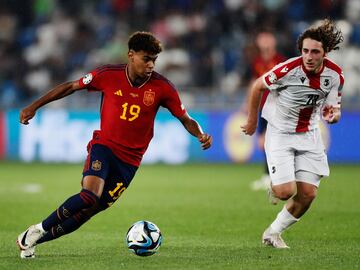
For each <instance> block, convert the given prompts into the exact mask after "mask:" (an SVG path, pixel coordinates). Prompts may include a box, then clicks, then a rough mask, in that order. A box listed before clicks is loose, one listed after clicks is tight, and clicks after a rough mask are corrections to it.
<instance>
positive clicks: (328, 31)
mask: <svg viewBox="0 0 360 270" xmlns="http://www.w3.org/2000/svg"><path fill="white" fill-rule="evenodd" d="M306 38H311V39H314V40H317V41H319V42H321V43H322V46H323V49H324V51H325V53H328V52H331V51H332V50H337V49H339V46H338V45H339V44H340V43H341V42H343V40H344V37H343V35H342V33H341V30H340V29H337V28H336V26H335V24H334V22H332V21H331V20H330V19H325V20H323V21H322V23H321V25H320V26H318V27H311V28H309V29H307V30H306V31H305V32H304V33H302V34H301V35H300V36H299V38H298V40H297V47H298V49H299V51H300V52H301V51H302V46H303V41H304V39H306Z"/></svg>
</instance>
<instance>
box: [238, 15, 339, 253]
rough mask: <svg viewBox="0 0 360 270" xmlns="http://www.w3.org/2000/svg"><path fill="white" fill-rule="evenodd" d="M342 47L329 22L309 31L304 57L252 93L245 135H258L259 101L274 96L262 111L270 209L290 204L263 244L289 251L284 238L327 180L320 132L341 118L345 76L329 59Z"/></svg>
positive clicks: (302, 41)
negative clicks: (321, 122) (279, 203)
mask: <svg viewBox="0 0 360 270" xmlns="http://www.w3.org/2000/svg"><path fill="white" fill-rule="evenodd" d="M342 41H343V36H342V33H341V31H340V30H339V29H337V28H336V26H335V25H334V23H333V22H332V21H330V20H328V19H326V20H324V21H323V22H322V23H321V25H319V26H317V27H311V28H309V29H307V30H305V31H304V32H303V33H302V34H301V35H300V36H299V38H298V42H297V46H298V49H299V51H300V53H301V56H298V57H293V58H290V59H288V60H287V61H285V62H283V63H280V64H278V65H276V66H275V67H273V68H272V69H271V70H270V71H268V72H267V73H265V74H264V75H263V76H262V77H259V78H258V79H257V80H256V81H255V82H254V84H253V85H252V87H251V90H250V91H251V93H250V99H249V115H248V119H247V123H246V124H245V125H243V126H242V129H243V132H244V133H245V134H248V135H252V134H254V132H255V130H256V126H257V115H258V109H259V104H260V100H261V95H262V93H263V91H264V90H265V89H269V90H270V94H269V96H268V98H267V99H266V102H265V104H264V107H263V110H262V116H263V117H264V118H265V119H266V120H267V121H268V126H267V129H266V136H265V152H266V159H267V163H268V167H269V170H270V177H271V188H270V189H269V195H270V196H269V197H270V199H271V201H272V203H274V204H275V203H276V202H277V201H278V200H279V199H280V200H283V201H286V203H285V205H284V207H283V208H282V210H281V211H280V212H279V213H278V215H277V216H276V218H275V220H274V221H273V222H272V223H271V224H270V225H269V227H268V228H267V229H266V230H265V231H264V233H263V236H262V242H263V243H264V244H265V245H269V246H272V247H274V248H288V245H287V244H286V243H285V242H284V240H283V239H282V237H281V234H282V233H283V232H284V231H285V230H286V229H288V228H289V227H290V226H291V225H292V224H294V223H296V222H297V221H299V219H300V218H301V217H302V216H303V215H304V214H305V213H306V212H307V211H308V209H309V208H310V206H311V204H312V202H313V200H314V199H315V198H316V196H317V191H318V187H319V185H320V182H321V178H322V177H323V176H328V175H329V165H328V161H327V156H326V151H325V147H324V144H323V142H322V138H321V136H320V130H319V120H320V117H321V116H322V118H323V119H324V120H325V121H326V122H327V123H329V124H334V123H337V122H338V121H339V120H340V116H341V93H342V88H343V85H344V75H343V72H342V70H341V68H340V67H339V66H338V65H336V64H335V63H334V62H332V61H331V60H330V59H328V58H327V57H326V56H327V54H328V53H329V52H331V51H332V50H335V49H337V48H338V45H339V44H340V43H341V42H342Z"/></svg>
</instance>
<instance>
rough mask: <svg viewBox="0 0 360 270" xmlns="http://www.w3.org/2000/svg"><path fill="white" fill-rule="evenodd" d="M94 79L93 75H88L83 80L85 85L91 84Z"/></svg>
mask: <svg viewBox="0 0 360 270" xmlns="http://www.w3.org/2000/svg"><path fill="white" fill-rule="evenodd" d="M92 79H93V75H92V74H91V73H88V74H86V75H85V76H84V78H83V79H82V82H83V84H89V83H90V82H91V81H92Z"/></svg>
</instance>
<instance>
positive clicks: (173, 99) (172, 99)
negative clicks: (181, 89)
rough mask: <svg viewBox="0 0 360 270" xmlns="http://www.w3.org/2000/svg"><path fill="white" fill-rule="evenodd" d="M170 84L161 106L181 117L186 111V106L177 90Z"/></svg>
mask: <svg viewBox="0 0 360 270" xmlns="http://www.w3.org/2000/svg"><path fill="white" fill-rule="evenodd" d="M168 86H169V87H168V88H167V89H166V94H165V97H164V99H163V102H162V104H161V106H163V107H164V108H167V109H168V110H169V111H170V112H171V114H172V115H173V116H175V117H177V118H179V117H181V116H183V115H184V114H185V113H186V109H185V106H184V105H183V104H182V102H181V100H180V97H179V94H178V92H177V90H176V89H175V88H174V87H173V86H172V85H170V84H169V85H168Z"/></svg>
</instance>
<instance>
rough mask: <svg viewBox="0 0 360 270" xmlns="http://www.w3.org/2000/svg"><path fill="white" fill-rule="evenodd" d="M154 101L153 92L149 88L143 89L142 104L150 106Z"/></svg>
mask: <svg viewBox="0 0 360 270" xmlns="http://www.w3.org/2000/svg"><path fill="white" fill-rule="evenodd" d="M154 101H155V92H152V90H151V89H149V91H145V92H144V98H143V102H144V104H145V105H146V106H150V105H152V104H153V103H154Z"/></svg>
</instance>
